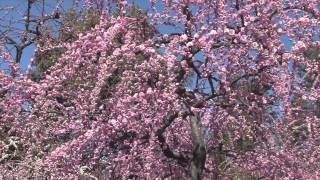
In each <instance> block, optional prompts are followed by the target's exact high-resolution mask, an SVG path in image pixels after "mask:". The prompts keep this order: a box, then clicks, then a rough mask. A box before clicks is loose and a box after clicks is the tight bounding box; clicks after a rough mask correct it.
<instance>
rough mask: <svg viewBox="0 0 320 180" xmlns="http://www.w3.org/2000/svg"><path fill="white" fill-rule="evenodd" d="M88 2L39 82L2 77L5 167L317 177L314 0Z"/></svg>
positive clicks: (55, 172)
mask: <svg viewBox="0 0 320 180" xmlns="http://www.w3.org/2000/svg"><path fill="white" fill-rule="evenodd" d="M85 3H86V6H88V8H89V6H92V5H94V3H96V5H99V7H101V9H102V11H103V13H101V17H100V21H99V24H98V25H96V26H95V27H94V28H93V29H91V30H90V31H88V32H87V33H84V34H79V37H78V40H76V41H74V42H71V43H64V44H62V45H61V46H63V48H65V49H66V51H65V52H64V53H63V55H62V56H61V58H59V59H58V60H57V61H56V63H55V64H54V65H53V66H52V67H50V68H49V69H48V71H49V72H50V73H48V74H47V75H46V76H45V77H44V78H43V79H41V80H40V81H39V82H34V81H31V80H29V79H28V77H27V76H24V75H20V76H15V77H11V76H10V75H8V74H5V73H1V74H0V79H1V81H0V93H1V94H0V99H1V101H0V117H1V119H0V126H1V127H3V128H5V127H8V126H9V127H11V129H10V130H8V131H10V132H7V134H10V137H12V138H10V139H9V140H7V141H5V142H4V141H2V142H1V143H2V144H3V146H1V147H0V150H1V161H0V162H1V164H0V169H1V173H2V176H3V177H5V178H6V177H8V178H9V177H19V178H21V177H25V178H27V177H29V178H34V179H45V178H52V179H66V178H68V179H69V178H71V179H74V178H87V179H89V178H93V179H166V178H167V179H192V180H198V179H232V178H234V179H264V178H266V179H282V178H289V179H314V178H317V177H319V176H320V171H319V169H320V168H319V167H320V164H319V162H320V161H319V158H320V157H319V154H320V152H319V151H320V148H319V143H320V139H319V135H320V134H319V128H320V121H319V120H320V119H319V115H318V114H317V113H318V111H319V109H317V108H319V99H318V97H319V94H320V93H319V92H320V90H319V88H320V74H319V71H320V64H319V63H320V62H319V61H318V60H317V59H319V57H315V58H312V59H311V60H310V58H308V57H307V56H306V51H307V50H310V49H316V48H319V45H320V44H319V40H318V39H317V38H316V37H317V36H319V15H320V13H319V2H318V1H316V0H309V1H304V0H302V1H301V0H300V1H295V0H290V1H271V2H270V1H264V0H261V1H249V0H248V1H241V0H230V1H223V0H217V1H211V0H181V1H170V0H169V1H156V0H151V1H148V2H147V3H146V4H145V5H146V6H148V13H147V14H145V15H144V16H139V17H138V18H137V17H135V16H128V15H127V13H126V12H127V11H129V10H132V6H133V4H132V1H128V2H127V1H124V0H123V1H103V0H100V1H90V0H88V1H86V2H85ZM115 11H116V13H115ZM142 11H143V10H141V12H142ZM115 14H116V16H114V15H115ZM151 29H152V31H151V32H152V33H147V32H150V30H151ZM164 29H165V30H166V31H169V32H168V33H167V34H165V33H163V32H161V31H163V30H164ZM146 33H147V34H148V35H147V36H146ZM283 37H287V38H288V39H289V40H290V41H292V42H293V43H294V45H293V47H292V49H286V48H285V44H286V43H288V42H281V39H282V38H283ZM48 47H50V46H48ZM1 55H2V58H3V59H6V61H8V62H9V63H11V62H12V63H11V64H12V66H11V67H12V68H17V67H16V66H17V65H16V64H14V63H13V62H14V60H11V59H10V56H9V55H8V53H7V52H6V51H5V50H3V49H2V51H1ZM301 67H304V68H303V70H301ZM311 76H312V77H311ZM310 78H311V79H312V80H308V79H310ZM305 82H308V83H309V84H308V86H305ZM301 101H305V102H307V103H303V102H302V103H299V102H301ZM0 137H1V136H0ZM17 153H23V154H24V156H22V157H21V156H17ZM16 157H19V158H16Z"/></svg>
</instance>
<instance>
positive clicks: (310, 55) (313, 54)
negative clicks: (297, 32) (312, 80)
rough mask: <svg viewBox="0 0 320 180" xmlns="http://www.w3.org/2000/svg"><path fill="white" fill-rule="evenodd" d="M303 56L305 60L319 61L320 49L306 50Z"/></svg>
mask: <svg viewBox="0 0 320 180" xmlns="http://www.w3.org/2000/svg"><path fill="white" fill-rule="evenodd" d="M304 56H305V57H306V58H307V59H310V60H315V61H319V59H320V48H312V49H308V50H306V51H305V52H304Z"/></svg>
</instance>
